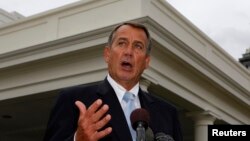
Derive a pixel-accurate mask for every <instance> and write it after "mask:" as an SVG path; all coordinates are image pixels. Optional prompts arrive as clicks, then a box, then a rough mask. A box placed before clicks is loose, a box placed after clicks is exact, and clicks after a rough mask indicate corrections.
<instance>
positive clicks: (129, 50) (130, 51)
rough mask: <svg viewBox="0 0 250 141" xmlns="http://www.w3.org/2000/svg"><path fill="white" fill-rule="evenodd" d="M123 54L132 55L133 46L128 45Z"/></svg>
mask: <svg viewBox="0 0 250 141" xmlns="http://www.w3.org/2000/svg"><path fill="white" fill-rule="evenodd" d="M125 54H126V55H130V56H131V55H132V54H133V46H132V45H128V46H127V47H126V49H125Z"/></svg>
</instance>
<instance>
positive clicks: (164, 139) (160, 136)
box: [155, 132, 174, 141]
mask: <svg viewBox="0 0 250 141" xmlns="http://www.w3.org/2000/svg"><path fill="white" fill-rule="evenodd" d="M155 140H156V141H174V139H173V137H171V136H170V135H167V134H165V133H163V132H159V133H156V134H155Z"/></svg>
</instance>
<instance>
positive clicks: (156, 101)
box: [143, 92, 177, 112]
mask: <svg viewBox="0 0 250 141" xmlns="http://www.w3.org/2000/svg"><path fill="white" fill-rule="evenodd" d="M143 93H144V94H145V95H146V97H148V99H151V101H152V103H153V105H156V106H157V107H160V108H161V109H164V110H168V111H169V112H176V110H177V109H176V107H175V106H174V105H173V104H171V103H169V102H168V101H166V100H164V99H163V98H160V97H159V96H156V95H154V94H152V93H147V92H143Z"/></svg>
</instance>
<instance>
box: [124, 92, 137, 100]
mask: <svg viewBox="0 0 250 141" xmlns="http://www.w3.org/2000/svg"><path fill="white" fill-rule="evenodd" d="M134 99H135V95H134V94H133V93H131V92H125V94H124V96H123V100H124V101H125V102H128V101H129V100H134Z"/></svg>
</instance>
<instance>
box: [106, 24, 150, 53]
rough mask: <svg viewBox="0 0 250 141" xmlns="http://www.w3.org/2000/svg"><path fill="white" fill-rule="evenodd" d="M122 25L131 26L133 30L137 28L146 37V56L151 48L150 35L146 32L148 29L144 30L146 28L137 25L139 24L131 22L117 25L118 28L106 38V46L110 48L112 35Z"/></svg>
mask: <svg viewBox="0 0 250 141" xmlns="http://www.w3.org/2000/svg"><path fill="white" fill-rule="evenodd" d="M123 25H129V26H132V27H134V28H138V29H142V30H143V31H144V32H145V34H146V36H147V51H146V54H147V55H149V54H150V52H151V48H152V41H151V37H150V34H149V32H148V29H147V28H146V26H144V25H142V24H139V23H133V22H124V23H122V24H119V25H118V26H116V27H115V28H114V29H113V30H112V31H111V33H110V35H109V38H108V46H110V47H111V45H112V43H113V40H114V35H115V33H116V31H117V30H118V29H119V28H120V27H121V26H123Z"/></svg>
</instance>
